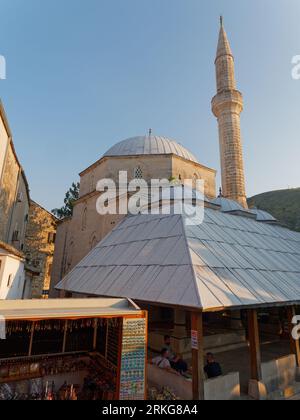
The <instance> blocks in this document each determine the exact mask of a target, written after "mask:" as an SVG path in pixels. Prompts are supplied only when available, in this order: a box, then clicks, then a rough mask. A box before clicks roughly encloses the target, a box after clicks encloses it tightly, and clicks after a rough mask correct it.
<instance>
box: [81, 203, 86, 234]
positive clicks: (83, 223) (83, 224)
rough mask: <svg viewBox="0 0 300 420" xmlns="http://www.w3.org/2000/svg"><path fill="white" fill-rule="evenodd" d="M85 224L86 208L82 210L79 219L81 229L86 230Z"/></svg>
mask: <svg viewBox="0 0 300 420" xmlns="http://www.w3.org/2000/svg"><path fill="white" fill-rule="evenodd" d="M86 226H87V208H86V207H85V209H84V210H83V213H82V219H81V230H86Z"/></svg>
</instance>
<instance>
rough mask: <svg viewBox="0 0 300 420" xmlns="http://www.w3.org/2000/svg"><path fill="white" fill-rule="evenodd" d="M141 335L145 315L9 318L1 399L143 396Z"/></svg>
mask: <svg viewBox="0 0 300 420" xmlns="http://www.w3.org/2000/svg"><path fill="white" fill-rule="evenodd" d="M146 334H147V326H146V319H145V318H132V319H130V318H126V317H119V318H103V319H97V322H96V321H95V318H91V319H78V320H49V321H47V320H45V321H36V322H27V321H24V322H19V321H17V322H9V323H8V328H7V340H6V341H5V342H4V344H3V346H2V347H1V348H0V356H1V357H0V400H47V401H52V400H71V401H76V400H105V401H109V400H118V399H121V400H143V399H144V398H145V360H146ZM20 340H21V341H22V349H21V350H20V351H17V350H18V346H16V343H20V342H21V341H20ZM20 346H21V345H20ZM15 349H16V350H15ZM55 349H58V351H56V350H55ZM1 352H2V353H1ZM23 353H24V355H23ZM3 356H4V357H3Z"/></svg>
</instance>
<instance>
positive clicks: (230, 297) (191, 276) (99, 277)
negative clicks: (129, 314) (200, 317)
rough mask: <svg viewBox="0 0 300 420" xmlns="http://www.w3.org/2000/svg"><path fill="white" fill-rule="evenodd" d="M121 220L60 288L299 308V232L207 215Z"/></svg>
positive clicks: (179, 302) (170, 300)
mask: <svg viewBox="0 0 300 420" xmlns="http://www.w3.org/2000/svg"><path fill="white" fill-rule="evenodd" d="M186 222H187V219H186V217H185V216H181V215H138V216H129V217H127V218H126V219H124V220H123V221H122V222H121V223H120V224H119V225H118V226H117V227H116V228H115V229H114V230H113V231H112V232H111V234H109V235H108V236H107V237H106V238H105V239H104V240H103V241H102V242H101V243H100V244H99V245H97V246H96V248H95V249H93V250H92V251H91V253H90V254H89V255H88V256H87V257H86V258H84V259H83V261H81V262H80V263H79V264H78V265H77V266H76V267H75V268H74V269H73V270H72V271H71V272H70V273H69V274H68V275H67V276H66V278H65V279H64V280H63V281H61V282H60V283H59V285H58V287H57V288H58V289H61V290H67V291H71V292H76V293H81V294H88V295H98V296H110V297H130V298H132V299H136V300H140V301H147V302H151V303H156V304H168V305H172V306H183V307H185V308H186V307H190V308H199V309H202V310H203V311H210V310H222V309H224V308H241V307H245V306H249V307H255V306H266V305H271V304H272V305H275V304H276V305H277V304H280V305H283V304H289V303H296V302H300V233H297V232H293V231H290V230H288V229H286V228H283V227H281V226H276V225H269V224H261V223H259V222H257V221H256V220H253V219H249V218H245V217H240V216H235V215H231V214H226V213H222V212H220V211H217V210H213V209H210V208H206V209H205V218H204V222H203V223H202V224H199V225H195V226H188V225H187V223H186Z"/></svg>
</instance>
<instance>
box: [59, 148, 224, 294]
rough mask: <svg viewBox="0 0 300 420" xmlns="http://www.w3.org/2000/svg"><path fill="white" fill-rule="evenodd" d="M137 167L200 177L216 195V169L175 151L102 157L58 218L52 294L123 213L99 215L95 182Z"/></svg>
mask: <svg viewBox="0 0 300 420" xmlns="http://www.w3.org/2000/svg"><path fill="white" fill-rule="evenodd" d="M137 167H139V168H140V169H141V171H142V175H143V179H145V180H146V181H148V182H149V181H150V180H151V179H170V178H171V177H175V178H177V179H178V178H179V177H180V178H181V179H182V180H184V179H194V177H195V175H196V177H197V179H203V180H204V181H205V185H206V194H207V195H208V196H209V197H215V196H216V194H215V193H216V171H214V170H212V169H209V168H206V167H204V166H202V165H200V164H197V163H194V162H190V161H187V160H185V159H182V158H179V157H176V156H174V155H153V156H151V155H149V156H136V157H128V156H126V157H115V158H103V159H101V160H100V161H98V162H96V163H95V164H94V165H92V166H91V167H90V168H88V169H87V170H85V171H84V172H82V173H81V180H80V199H79V200H78V201H77V202H76V204H75V206H74V211H73V217H72V218H71V219H67V220H66V221H64V222H60V223H59V225H58V230H57V240H56V244H55V255H54V263H53V271H52V280H51V283H52V286H51V289H52V290H53V292H52V291H51V296H52V295H53V296H57V293H55V291H54V287H55V285H56V284H57V283H58V282H59V281H60V280H62V278H63V277H64V276H65V275H66V274H67V273H68V272H69V271H70V270H72V268H73V267H75V266H76V265H77V264H78V263H79V262H80V261H81V260H82V259H83V258H84V257H85V256H86V255H87V254H88V253H89V252H90V251H91V249H93V248H94V247H95V245H96V244H97V243H99V242H100V241H101V240H102V239H104V238H105V236H106V235H107V234H108V233H110V232H111V230H112V229H113V228H114V227H115V226H116V225H117V224H118V223H119V222H120V221H121V220H122V219H123V217H124V216H123V215H106V216H100V215H99V214H98V213H97V211H96V202H97V199H98V197H99V193H98V192H97V191H96V185H97V182H98V181H99V180H101V179H105V178H109V179H113V180H114V181H115V182H116V183H117V182H118V176H119V171H124V170H126V171H127V172H128V182H129V181H131V180H132V179H134V171H135V169H136V168H137Z"/></svg>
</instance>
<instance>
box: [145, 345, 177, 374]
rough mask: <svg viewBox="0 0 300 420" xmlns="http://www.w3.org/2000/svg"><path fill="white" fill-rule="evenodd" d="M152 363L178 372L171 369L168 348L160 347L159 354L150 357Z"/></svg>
mask: <svg viewBox="0 0 300 420" xmlns="http://www.w3.org/2000/svg"><path fill="white" fill-rule="evenodd" d="M151 363H152V364H153V365H155V366H157V367H159V368H160V369H165V370H167V371H169V372H173V373H176V374H178V372H176V371H173V369H172V367H171V364H170V361H169V351H168V349H166V348H164V349H162V351H161V353H160V356H157V357H155V358H154V359H152V362H151Z"/></svg>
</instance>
